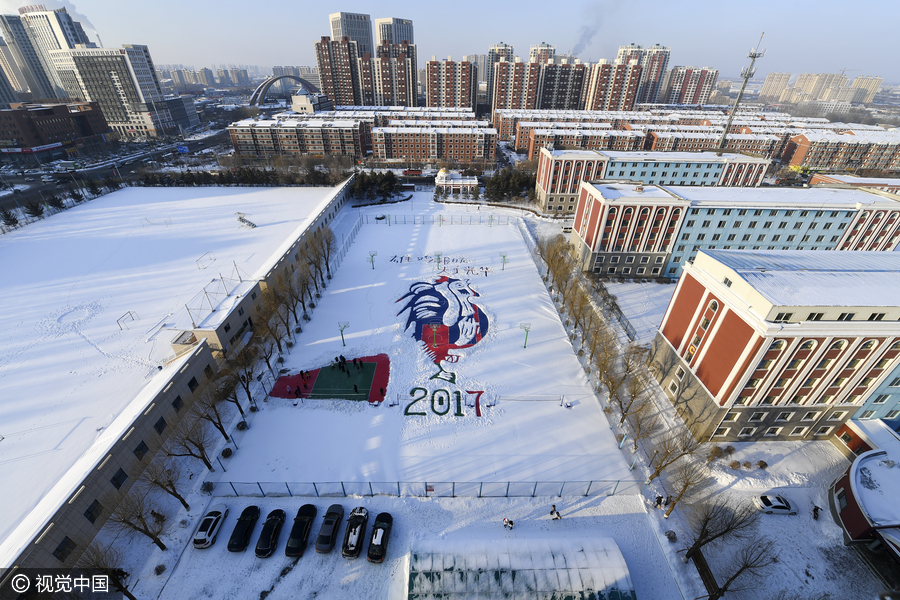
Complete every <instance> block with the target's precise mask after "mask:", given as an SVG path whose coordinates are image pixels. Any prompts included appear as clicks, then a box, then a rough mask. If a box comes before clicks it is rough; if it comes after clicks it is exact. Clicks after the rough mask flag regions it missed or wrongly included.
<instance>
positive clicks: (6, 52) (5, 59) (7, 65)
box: [0, 39, 28, 93]
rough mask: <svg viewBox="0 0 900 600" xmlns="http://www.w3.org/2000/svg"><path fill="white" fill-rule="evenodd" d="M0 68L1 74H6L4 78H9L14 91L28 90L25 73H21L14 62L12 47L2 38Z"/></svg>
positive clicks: (0, 41) (22, 91)
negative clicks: (0, 69)
mask: <svg viewBox="0 0 900 600" xmlns="http://www.w3.org/2000/svg"><path fill="white" fill-rule="evenodd" d="M0 68H2V69H3V74H4V75H6V79H7V80H9V84H10V85H11V86H12V87H13V89H14V90H15V91H16V92H21V93H24V92H27V91H28V82H26V81H25V75H24V74H23V73H22V69H20V68H19V65H18V64H16V58H15V57H14V56H13V53H12V49H10V47H9V46H8V45H7V44H6V42H5V41H3V40H2V39H0Z"/></svg>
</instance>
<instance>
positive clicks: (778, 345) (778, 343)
mask: <svg viewBox="0 0 900 600" xmlns="http://www.w3.org/2000/svg"><path fill="white" fill-rule="evenodd" d="M782 347H784V340H775V341H774V342H773V343H772V345H771V346H769V350H781V348H782Z"/></svg>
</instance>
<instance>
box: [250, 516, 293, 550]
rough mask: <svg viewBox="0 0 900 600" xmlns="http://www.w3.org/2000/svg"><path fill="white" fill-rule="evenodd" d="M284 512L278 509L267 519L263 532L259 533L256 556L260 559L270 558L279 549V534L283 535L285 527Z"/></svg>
mask: <svg viewBox="0 0 900 600" xmlns="http://www.w3.org/2000/svg"><path fill="white" fill-rule="evenodd" d="M285 516H286V515H285V514H284V511H283V510H281V509H280V508H276V509H275V510H273V511H272V512H270V513H269V516H268V517H266V522H265V524H264V525H263V528H262V531H260V532H259V541H258V542H256V556H257V557H258V558H268V557H269V556H272V553H273V552H275V548H277V547H278V534H280V533H281V526H282V525H284V519H285Z"/></svg>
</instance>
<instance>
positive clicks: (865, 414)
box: [859, 410, 875, 419]
mask: <svg viewBox="0 0 900 600" xmlns="http://www.w3.org/2000/svg"><path fill="white" fill-rule="evenodd" d="M874 416H875V411H874V410H864V411H863V413H862V414H861V415H859V418H860V419H871V418H872V417H874Z"/></svg>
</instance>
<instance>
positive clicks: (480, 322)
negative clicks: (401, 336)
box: [397, 277, 488, 383]
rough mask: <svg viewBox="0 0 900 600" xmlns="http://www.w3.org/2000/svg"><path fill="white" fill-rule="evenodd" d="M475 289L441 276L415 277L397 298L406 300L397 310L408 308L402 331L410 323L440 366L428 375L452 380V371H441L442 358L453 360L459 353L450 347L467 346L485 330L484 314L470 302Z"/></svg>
mask: <svg viewBox="0 0 900 600" xmlns="http://www.w3.org/2000/svg"><path fill="white" fill-rule="evenodd" d="M477 297H478V292H476V291H475V290H474V289H472V286H470V285H469V283H468V282H467V281H462V280H460V279H451V278H449V277H441V278H439V279H438V280H437V281H435V282H434V283H428V282H425V281H419V282H416V283H414V284H412V285H411V286H409V292H408V293H407V294H405V295H404V296H403V297H402V298H400V299H399V300H397V302H402V301H403V300H407V299H408V302H407V303H406V305H405V306H404V307H403V308H402V309H400V312H398V313H397V314H398V315H400V314H403V311H406V310H409V317H408V318H407V320H406V326H405V327H404V328H403V330H404V331H406V330H408V329H409V326H410V325H412V326H413V327H414V328H413V333H412V335H413V338H415V339H416V340H418V341H420V342H422V343H423V344H424V345H425V351H426V353H428V355H429V356H430V357H431V359H432V361H433V362H434V364H436V365H437V366H438V369H440V370H439V371H438V372H437V373H436V374H435V375H433V376H432V377H431V378H432V379H443V380H445V381H449V382H450V383H455V382H456V373H451V372H449V371H445V370H444V368H443V366H442V365H441V363H442V362H445V361H446V362H448V363H455V362H457V361H458V360H459V355H457V354H451V351H452V350H459V349H462V348H469V347H470V346H473V345H475V344H477V343H478V342H480V341H481V339H482V338H483V337H484V336H485V335H487V332H488V318H487V315H485V314H484V312H483V311H482V310H481V309H480V308H479V307H478V305H477V304H473V303H472V298H477Z"/></svg>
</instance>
